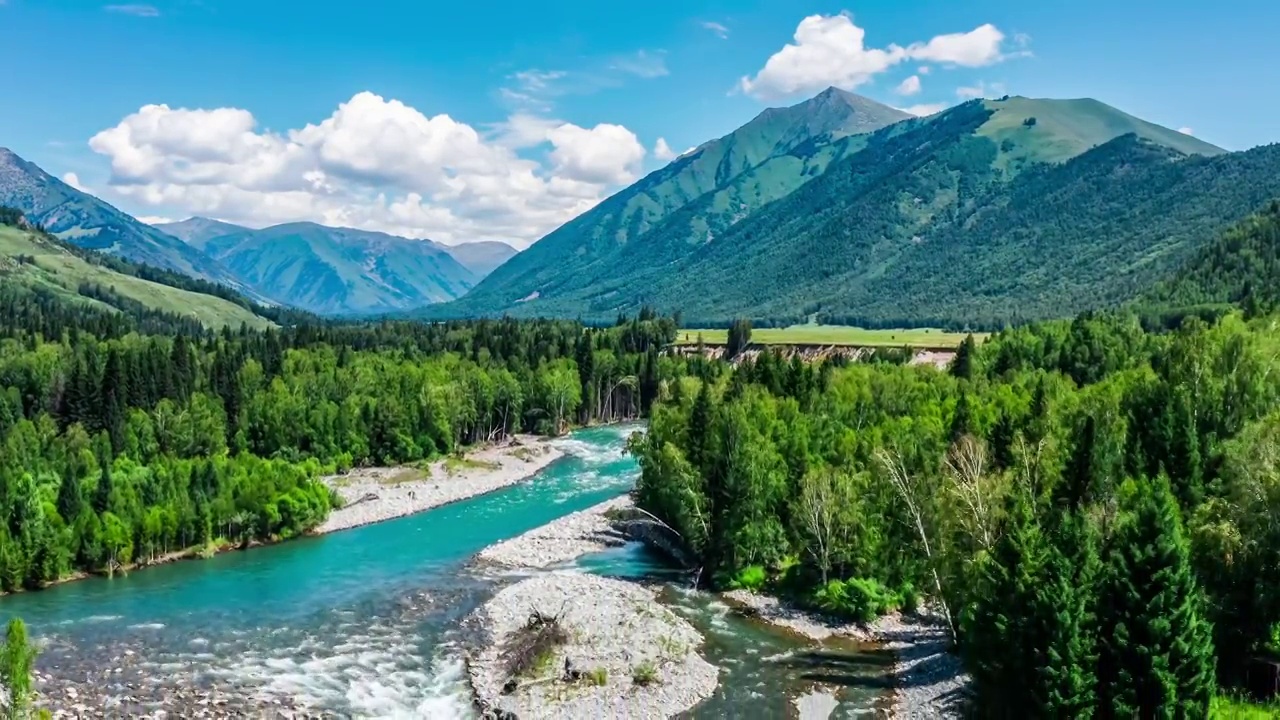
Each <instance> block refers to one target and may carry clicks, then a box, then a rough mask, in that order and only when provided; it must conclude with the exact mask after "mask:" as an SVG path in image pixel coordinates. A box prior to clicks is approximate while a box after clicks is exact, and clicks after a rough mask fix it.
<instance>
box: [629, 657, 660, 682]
mask: <svg viewBox="0 0 1280 720" xmlns="http://www.w3.org/2000/svg"><path fill="white" fill-rule="evenodd" d="M631 682H633V683H635V684H636V685H639V686H641V687H645V686H648V685H652V684H654V683H656V682H658V666H656V665H654V664H653V663H652V662H650V661H645V662H642V663H640V664H639V665H637V666H636V667H635V669H634V670H632V671H631Z"/></svg>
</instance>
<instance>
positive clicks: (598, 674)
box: [583, 667, 609, 687]
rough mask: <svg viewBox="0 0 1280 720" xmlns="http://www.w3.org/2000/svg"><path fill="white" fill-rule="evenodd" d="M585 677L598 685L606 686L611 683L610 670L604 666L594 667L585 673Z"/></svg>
mask: <svg viewBox="0 0 1280 720" xmlns="http://www.w3.org/2000/svg"><path fill="white" fill-rule="evenodd" d="M583 678H585V679H586V681H587V682H588V683H590V684H592V685H595V686H596V687H604V686H605V685H608V684H609V671H608V670H606V669H605V668H602V667H598V668H592V669H591V670H588V671H587V673H586V674H585V675H583Z"/></svg>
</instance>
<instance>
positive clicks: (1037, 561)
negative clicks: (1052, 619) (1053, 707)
mask: <svg viewBox="0 0 1280 720" xmlns="http://www.w3.org/2000/svg"><path fill="white" fill-rule="evenodd" d="M1002 530H1003V532H1002V533H1001V535H1000V539H999V540H998V541H997V542H996V544H995V546H994V547H993V548H992V550H991V554H990V555H989V556H987V557H985V558H983V559H982V560H981V561H980V562H981V563H982V565H981V570H980V580H979V583H978V586H977V589H976V592H975V597H974V600H973V602H972V603H971V604H970V606H969V609H968V611H967V612H966V613H965V616H964V620H963V629H964V637H963V650H964V656H965V664H966V665H967V667H968V669H969V672H970V674H971V675H972V676H973V682H974V690H975V701H976V703H977V706H978V709H979V710H980V716H981V717H988V718H997V719H1003V718H1022V717H1027V715H1026V713H1027V710H1028V708H1031V707H1033V706H1034V704H1035V702H1036V697H1035V692H1034V689H1035V687H1036V680H1037V677H1036V674H1037V670H1036V669H1037V668H1038V667H1041V666H1042V665H1043V664H1044V662H1045V660H1044V647H1045V641H1044V634H1043V630H1042V629H1041V627H1040V622H1039V618H1038V616H1037V613H1038V586H1039V576H1040V573H1041V571H1042V568H1043V566H1044V563H1045V559H1046V547H1045V541H1044V537H1043V536H1042V535H1041V532H1040V528H1039V526H1038V525H1037V524H1036V521H1035V518H1034V517H1033V515H1032V507H1031V503H1030V499H1029V498H1028V497H1027V496H1026V493H1024V492H1020V491H1014V492H1013V493H1011V494H1010V496H1009V498H1008V499H1007V501H1006V515H1005V519H1004V521H1003V524H1002Z"/></svg>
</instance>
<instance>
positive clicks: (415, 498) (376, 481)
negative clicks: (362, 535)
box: [314, 435, 564, 534]
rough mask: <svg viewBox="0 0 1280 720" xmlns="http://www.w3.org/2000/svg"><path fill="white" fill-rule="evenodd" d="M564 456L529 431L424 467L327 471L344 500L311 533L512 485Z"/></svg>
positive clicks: (329, 481)
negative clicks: (526, 433) (340, 473)
mask: <svg viewBox="0 0 1280 720" xmlns="http://www.w3.org/2000/svg"><path fill="white" fill-rule="evenodd" d="M562 457H564V452H563V451H561V450H559V449H558V448H556V447H555V446H554V445H551V444H549V443H547V442H546V440H544V439H542V438H539V437H537V436H533V435H519V436H516V438H515V439H514V440H513V441H511V442H508V443H506V444H503V445H493V446H490V447H486V448H483V449H480V450H476V451H473V452H470V453H468V454H467V455H466V458H465V459H464V460H462V461H461V462H459V461H457V460H451V459H447V458H446V459H444V460H440V461H437V462H435V463H432V464H431V466H430V467H429V468H427V469H426V470H418V469H415V468H411V467H400V468H385V467H384V468H361V469H358V470H353V471H351V472H350V473H347V474H346V475H329V476H327V477H325V478H323V480H324V482H325V484H327V485H329V486H330V487H332V488H335V489H337V491H338V494H340V495H341V496H342V499H343V501H344V502H345V504H344V505H343V507H341V508H339V509H337V510H334V511H333V512H331V513H330V514H329V519H327V520H325V522H324V524H322V525H320V526H319V527H318V528H316V529H315V531H314V532H315V533H317V534H323V533H331V532H337V531H339V530H347V529H350V528H354V527H360V526H361V525H368V524H370V523H376V522H382V521H383V520H391V519H392V518H398V517H403V516H405V515H412V514H414V513H419V512H422V511H424V510H430V509H432V508H436V507H440V506H441V505H447V504H449V503H452V502H457V501H459V500H466V499H467V498H471V497H475V496H477V495H483V494H485V493H490V492H493V491H494V490H500V489H502V488H504V487H509V486H511V485H515V484H517V483H519V482H521V481H523V480H527V479H529V478H530V477H533V476H534V475H535V474H537V473H538V472H539V471H540V470H542V469H543V468H545V467H547V466H548V465H550V464H551V463H553V462H555V461H556V460H559V459H560V458H562Z"/></svg>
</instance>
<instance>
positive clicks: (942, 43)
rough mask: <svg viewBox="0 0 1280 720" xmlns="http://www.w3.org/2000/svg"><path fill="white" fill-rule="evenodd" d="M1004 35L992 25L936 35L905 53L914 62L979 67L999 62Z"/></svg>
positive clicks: (912, 46) (1001, 56) (1001, 57)
mask: <svg viewBox="0 0 1280 720" xmlns="http://www.w3.org/2000/svg"><path fill="white" fill-rule="evenodd" d="M1002 42H1004V33H1002V32H1000V30H999V29H997V28H996V26H995V25H992V24H991V23H987V24H986V25H980V26H978V27H976V28H974V29H973V30H970V31H969V32H967V33H948V34H946V35H938V36H937V37H935V38H933V39H932V40H930V41H929V42H926V43H915V44H913V45H911V47H909V48H907V53H908V54H909V55H910V56H911V57H912V58H914V59H916V60H929V61H931V62H937V63H949V64H952V65H960V66H963V67H982V66H983V65H991V64H993V63H997V62H1000V60H1002V59H1003V58H1004V56H1003V55H1002V54H1001V52H1000V44H1001V43H1002Z"/></svg>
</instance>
